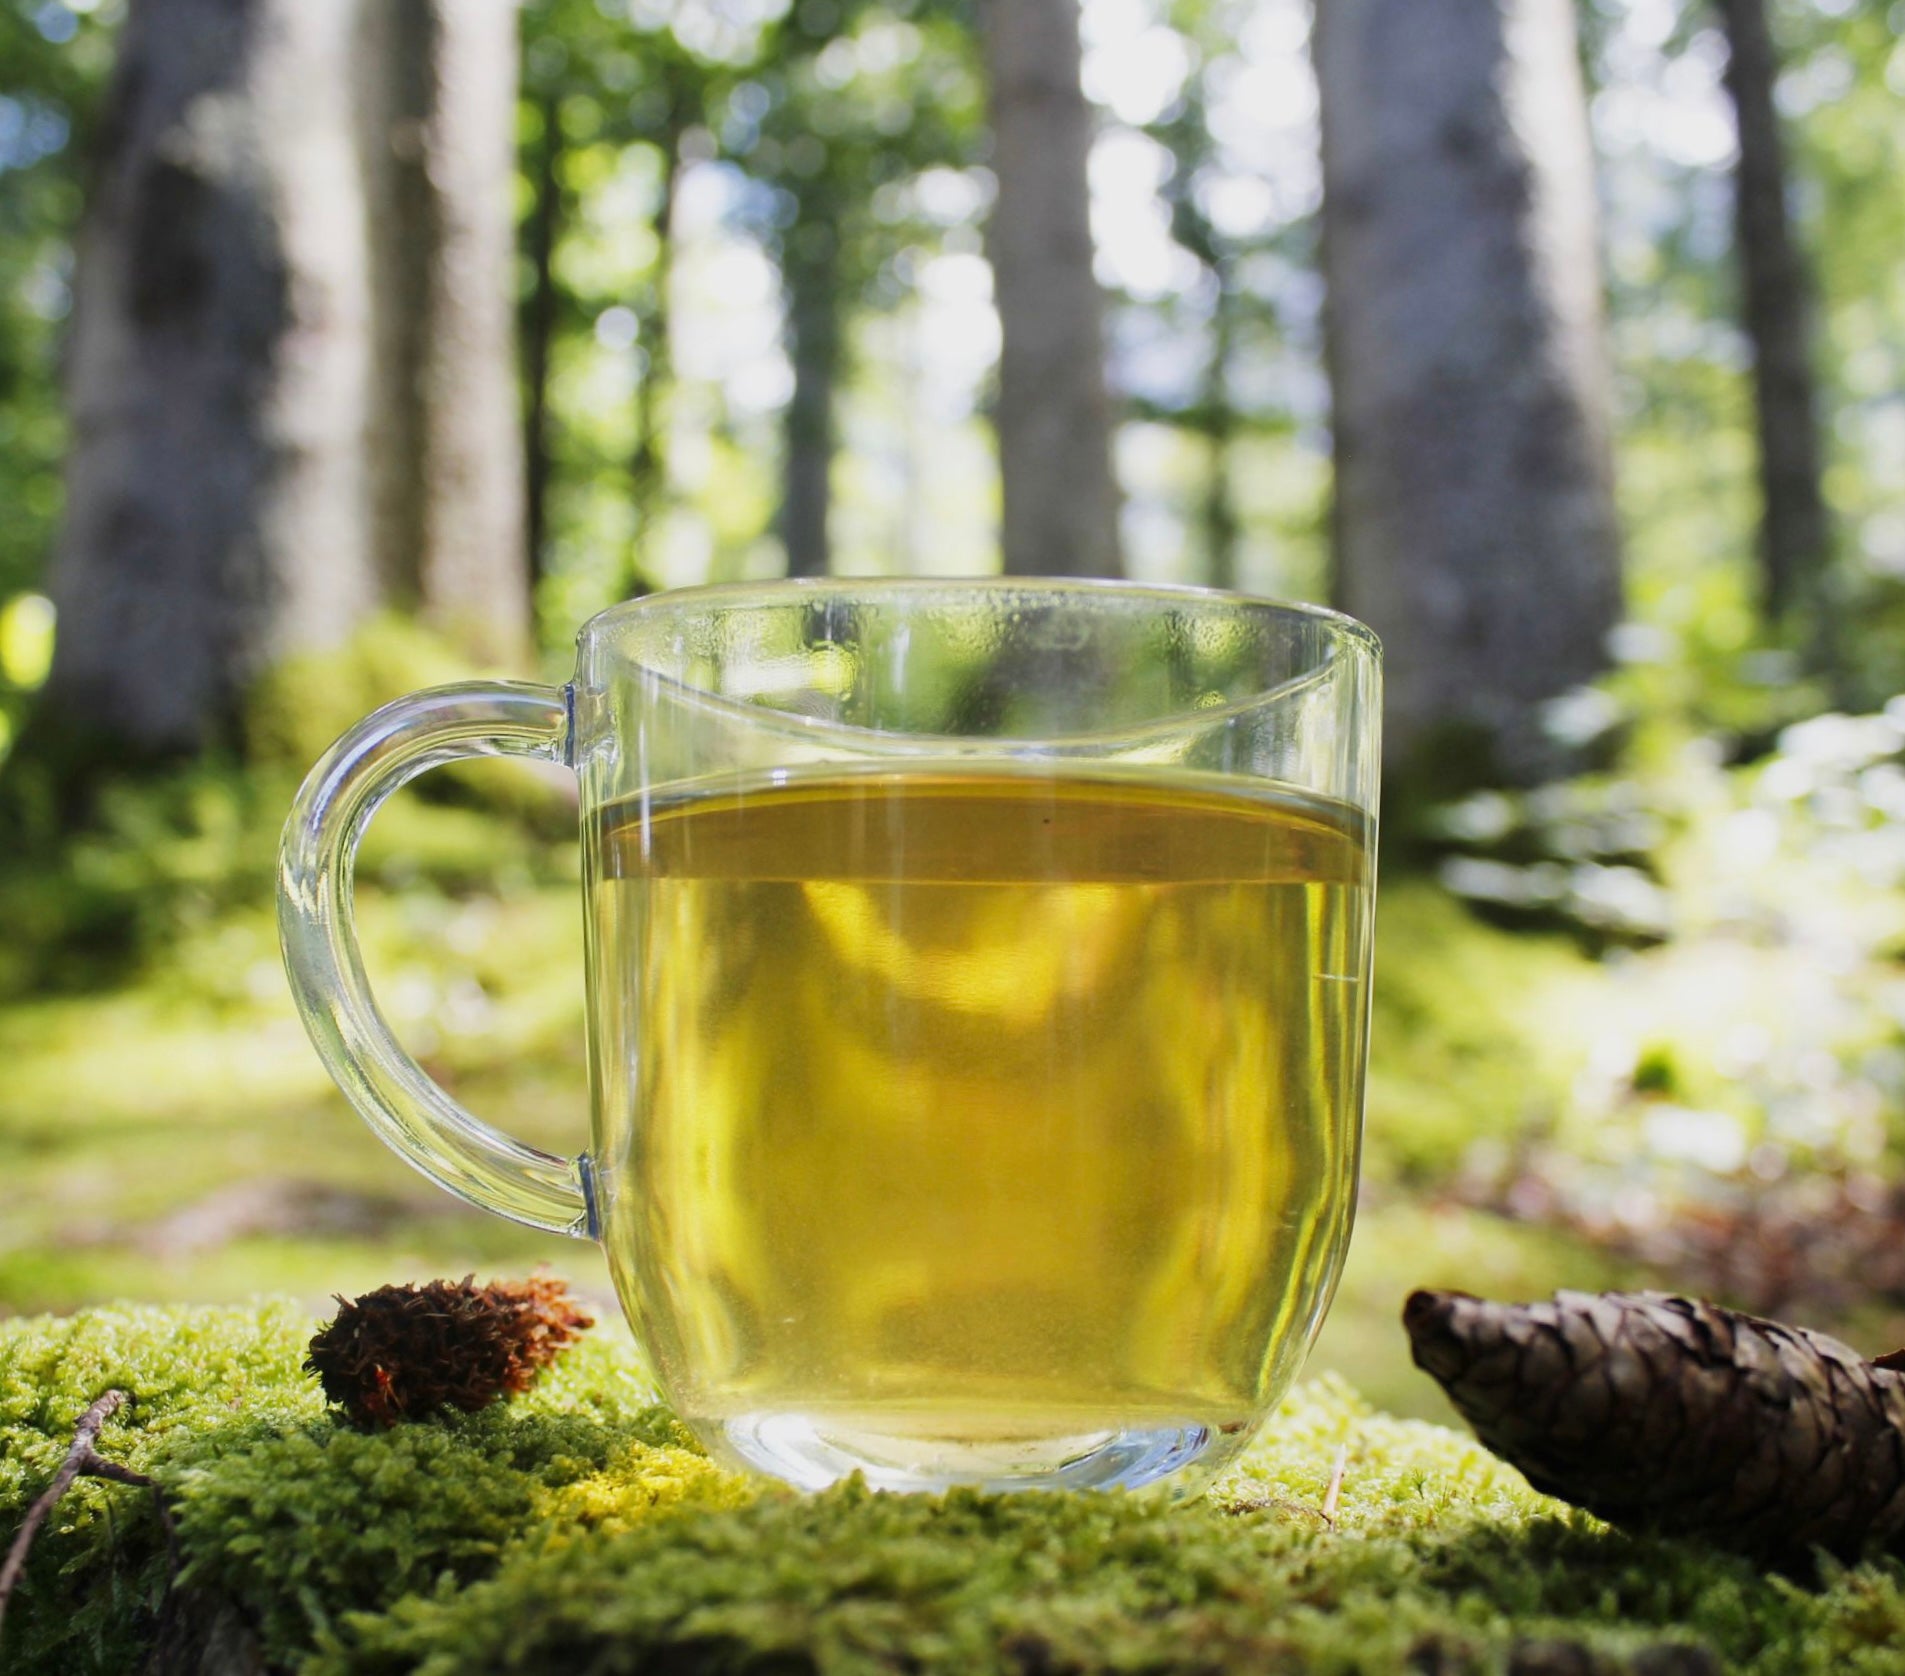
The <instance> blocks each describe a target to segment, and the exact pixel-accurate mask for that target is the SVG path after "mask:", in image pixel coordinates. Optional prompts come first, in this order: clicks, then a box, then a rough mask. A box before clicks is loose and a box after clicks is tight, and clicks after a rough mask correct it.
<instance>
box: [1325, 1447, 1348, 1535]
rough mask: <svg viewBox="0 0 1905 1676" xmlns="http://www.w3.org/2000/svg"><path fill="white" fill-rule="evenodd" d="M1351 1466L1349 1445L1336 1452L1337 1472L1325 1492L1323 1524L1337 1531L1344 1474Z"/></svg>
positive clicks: (1332, 1474)
mask: <svg viewBox="0 0 1905 1676" xmlns="http://www.w3.org/2000/svg"><path fill="white" fill-rule="evenodd" d="M1348 1465H1349V1445H1348V1444H1347V1443H1345V1444H1343V1445H1342V1446H1341V1447H1340V1448H1339V1449H1338V1450H1337V1451H1336V1470H1335V1471H1334V1472H1332V1473H1331V1474H1330V1487H1329V1488H1328V1489H1327V1490H1325V1491H1324V1492H1323V1522H1324V1523H1325V1524H1326V1525H1328V1526H1329V1528H1330V1529H1331V1530H1335V1529H1336V1504H1337V1502H1339V1501H1340V1500H1341V1499H1342V1496H1343V1472H1344V1469H1345V1468H1347V1467H1348Z"/></svg>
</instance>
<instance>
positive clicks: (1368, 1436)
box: [0, 1305, 1905, 1676]
mask: <svg viewBox="0 0 1905 1676" xmlns="http://www.w3.org/2000/svg"><path fill="white" fill-rule="evenodd" d="M312 1325H313V1321H312V1318H311V1317H309V1316H307V1315H306V1314H304V1313H303V1312H302V1311H300V1310H298V1309H296V1308H293V1307H290V1306H283V1305H274V1306H266V1307H264V1308H262V1309H259V1310H209V1309H197V1310H120V1311H110V1310H108V1311H94V1312H90V1313H88V1314H86V1315H82V1316H79V1317H76V1318H73V1319H70V1320H37V1321H16V1322H12V1323H6V1324H0V1530H6V1529H10V1528H11V1527H12V1526H13V1524H15V1523H16V1522H17V1520H18V1517H19V1515H20V1514H21V1512H22V1511H23V1510H24V1508H25V1506H26V1504H27V1503H28V1501H29V1500H30V1499H31V1498H32V1496H33V1495H34V1494H35V1493H37V1491H38V1489H39V1488H40V1486H41V1485H43V1484H44V1483H45V1481H46V1479H47V1478H48V1477H49V1476H50V1475H51V1473H52V1472H53V1470H54V1468H55V1467H56V1465H57V1464H58V1461H59V1460H60V1458H61V1456H62V1455H63V1454H64V1451H65V1447H66V1442H67V1440H68V1438H69V1437H70V1435H71V1428H72V1423H73V1419H74V1417H75V1416H76V1415H77V1414H78V1413H79V1411H80V1410H81V1409H82V1408H83V1407H84V1406H85V1405H86V1404H87V1403H88V1402H89V1401H91V1400H92V1398H93V1397H95V1396H96V1395H97V1394H98V1393H99V1392H100V1391H102V1390H104V1389H106V1388H108V1387H110V1386H114V1385H118V1386H122V1387H124V1388H125V1389H127V1390H129V1391H131V1392H132V1393H133V1395H134V1397H135V1405H134V1407H133V1409H132V1411H131V1412H130V1414H129V1415H127V1416H126V1418H125V1420H124V1423H123V1424H122V1423H121V1422H120V1421H118V1420H115V1421H114V1422H113V1423H112V1424H110V1425H109V1426H108V1428H107V1432H106V1436H105V1438H104V1440H103V1448H104V1451H105V1452H106V1453H107V1454H109V1455H111V1456H112V1457H113V1458H115V1459H119V1460H122V1461H125V1462H126V1463H127V1464H128V1465H131V1466H134V1467H136V1468H138V1469H140V1470H142V1471H146V1472H149V1473H151V1474H152V1475H154V1476H155V1477H157V1478H158V1479H159V1480H160V1481H161V1482H162V1483H163V1484H164V1485H165V1486H166V1487H167V1491H168V1494H169V1495H170V1496H171V1498H172V1500H173V1503H174V1506H175V1507H176V1510H177V1515H178V1520H179V1527H180V1533H181V1539H182V1544H183V1548H184V1552H185V1556H186V1580H187V1581H188V1582H190V1583H194V1584H197V1585H199V1586H201V1587H204V1588H207V1589H210V1590H213V1591H216V1592H217V1593H219V1594H222V1595H223V1596H225V1597H227V1598H229V1599H230V1600H231V1601H233V1602H234V1603H235V1604H236V1605H237V1607H238V1608H239V1609H240V1610H241V1611H242V1612H243V1613H244V1614H245V1615H246V1617H247V1618H248V1619H249V1620H250V1621H251V1622H252V1623H254V1624H255V1625H256V1626H257V1627H258V1629H259V1631H260V1634H261V1638H262V1641H263V1644H264V1648H265V1651H266V1655H267V1657H268V1658H269V1659H270V1660H271V1661H272V1662H273V1663H274V1665H275V1666H277V1667H280V1668H283V1669H286V1670H296V1671H299V1672H301V1673H303V1676H346V1673H351V1676H356V1673H360V1672H362V1673H365V1676H398V1673H406V1676H409V1673H414V1676H464V1673H469V1676H475V1673H477V1672H485V1673H488V1672H517V1673H524V1676H527V1673H537V1676H541V1673H545V1672H546V1673H549V1676H555V1673H556V1672H563V1673H567V1672H572V1671H588V1672H593V1673H601V1676H607V1673H611V1672H618V1671H630V1672H633V1671H638V1670H639V1671H649V1670H657V1669H666V1670H669V1671H676V1672H680V1671H770V1670H772V1671H815V1672H841V1673H850V1672H862V1671H865V1672H874V1671H880V1672H886V1671H897V1670H908V1671H920V1672H937V1671H944V1672H960V1673H965V1672H992V1671H997V1672H1008V1671H1009V1672H1035V1671H1036V1672H1048V1673H1057V1672H1080V1673H1083V1672H1088V1671H1089V1672H1097V1671H1105V1672H1112V1671H1116V1672H1138V1671H1144V1672H1152V1673H1165V1672H1186V1673H1188V1672H1193V1671H1200V1672H1216V1671H1229V1670H1243V1669H1252V1670H1282V1671H1301V1672H1330V1673H1344V1676H1347V1673H1351V1672H1368V1673H1371V1676H1374V1673H1377V1672H1388V1671H1397V1670H1405V1669H1433V1670H1437V1671H1447V1672H1457V1671H1460V1672H1474V1673H1476V1676H1494V1673H1499V1672H1503V1671H1506V1670H1507V1669H1508V1668H1509V1665H1510V1660H1511V1657H1512V1655H1513V1653H1514V1651H1515V1649H1517V1648H1519V1647H1525V1646H1526V1645H1527V1644H1529V1643H1533V1642H1538V1641H1560V1642H1565V1643H1569V1644H1571V1645H1574V1646H1578V1647H1580V1648H1583V1649H1588V1650H1591V1652H1592V1654H1593V1656H1594V1657H1596V1658H1598V1659H1599V1660H1600V1661H1601V1662H1600V1663H1599V1664H1598V1665H1594V1666H1593V1668H1595V1669H1597V1670H1600V1671H1606V1672H1610V1673H1611V1672H1614V1671H1619V1670H1625V1669H1627V1668H1629V1664H1628V1660H1629V1659H1630V1658H1631V1657H1632V1656H1633V1655H1634V1654H1635V1653H1636V1652H1637V1651H1638V1650H1639V1649H1642V1648H1647V1647H1655V1646H1658V1645H1661V1644H1663V1643H1689V1644H1695V1645H1699V1646H1702V1647H1705V1648H1707V1649H1708V1650H1710V1651H1711V1652H1712V1653H1714V1654H1716V1655H1717V1656H1718V1657H1719V1658H1720V1659H1721V1661H1722V1664H1723V1666H1724V1667H1725V1668H1727V1669H1731V1670H1739V1671H1746V1672H1751V1673H1754V1676H1808V1673H1812V1672H1818V1673H1820V1676H1824V1673H1826V1672H1834V1673H1838V1672H1848V1673H1851V1676H1881V1673H1889V1672H1897V1671H1898V1670H1899V1669H1900V1668H1901V1665H1902V1664H1905V1660H1901V1657H1900V1654H1899V1653H1898V1651H1897V1646H1898V1644H1899V1642H1900V1639H1901V1638H1902V1637H1905V1567H1901V1566H1900V1565H1899V1564H1898V1563H1897V1562H1875V1563H1872V1564H1868V1565H1864V1566H1860V1567H1857V1568H1853V1569H1837V1568H1835V1569H1832V1570H1830V1571H1829V1572H1828V1573H1827V1574H1826V1576H1825V1577H1824V1579H1823V1581H1822V1582H1821V1583H1820V1584H1819V1585H1818V1586H1816V1587H1810V1588H1808V1587H1801V1586H1799V1585H1797V1584H1795V1583H1791V1582H1787V1581H1782V1580H1779V1579H1771V1578H1765V1577H1762V1576H1760V1575H1759V1574H1757V1573H1756V1572H1754V1571H1753V1570H1752V1569H1751V1568H1750V1567H1748V1566H1747V1565H1745V1564H1744V1562H1741V1561H1739V1560H1735V1559H1732V1558H1729V1557H1726V1556H1723V1555H1717V1554H1714V1553H1710V1552H1707V1551H1704V1550H1702V1549H1700V1548H1698V1547H1695V1546H1691V1545H1687V1544H1681V1543H1672V1542H1667V1541H1664V1540H1655V1541H1641V1540H1635V1539H1631V1538H1628V1537H1624V1536H1621V1535H1619V1534H1617V1533H1614V1532H1611V1531H1609V1530H1607V1529H1606V1528H1605V1527H1603V1526H1601V1525H1599V1524H1598V1523H1597V1522H1596V1521H1594V1520H1592V1519H1590V1518H1588V1517H1586V1516H1585V1515H1581V1514H1576V1513H1572V1512H1570V1511H1568V1510H1566V1509H1564V1508H1562V1507H1560V1506H1559V1505H1558V1504H1556V1503H1554V1502H1551V1501H1548V1500H1546V1499H1545V1498H1543V1497H1541V1496H1538V1495H1536V1494H1535V1493H1534V1492H1533V1491H1531V1490H1530V1489H1529V1488H1528V1487H1527V1485H1526V1484H1525V1483H1524V1482H1523V1481H1522V1480H1521V1479H1520V1477H1519V1476H1518V1475H1517V1474H1515V1473H1514V1472H1512V1471H1511V1470H1510V1469H1508V1468H1507V1467H1505V1466H1503V1465H1501V1464H1500V1463H1499V1462H1497V1461H1495V1460H1494V1458H1493V1457H1491V1456H1490V1455H1488V1454H1487V1453H1486V1452H1485V1451H1483V1450H1481V1449H1480V1448H1479V1447H1478V1446H1476V1445H1475V1444H1473V1443H1472V1442H1470V1441H1469V1440H1468V1439H1466V1438H1464V1437H1462V1436H1459V1435H1458V1434H1456V1433H1454V1432H1451V1431H1447V1430H1444V1429H1441V1428H1438V1427H1434V1426H1429V1425H1424V1424H1421V1423H1419V1422H1411V1421H1401V1420H1395V1419H1392V1418H1389V1417H1387V1416H1385V1415H1382V1414H1379V1413H1376V1412H1374V1411H1373V1410H1371V1409H1370V1408H1369V1407H1368V1405H1367V1404H1365V1403H1364V1402H1362V1401H1361V1400H1360V1399H1359V1398H1357V1397H1356V1396H1355V1395H1354V1394H1353V1393H1352V1392H1351V1391H1350V1390H1349V1388H1348V1387H1347V1386H1345V1385H1343V1384H1341V1383H1340V1382H1337V1381H1328V1380H1326V1381H1322V1382H1319V1383H1317V1384H1313V1385H1311V1386H1309V1387H1307V1388H1305V1389H1304V1390H1303V1391H1301V1392H1299V1393H1298V1394H1297V1395H1296V1396H1295V1397H1294V1398H1292V1399H1291V1401H1290V1402H1288V1403H1286V1404H1285V1405H1284V1407H1283V1409H1282V1410H1281V1411H1280V1412H1279V1413H1278V1415H1277V1416H1276V1417H1275V1418H1274V1419H1273V1421H1272V1422H1271V1424H1270V1426H1269V1427H1268V1428H1266V1431H1265V1433H1264V1435H1263V1436H1262V1437H1261V1438H1260V1439H1259V1440H1258V1441H1257V1442H1256V1443H1255V1444H1254V1445H1253V1447H1252V1448H1251V1449H1250V1451H1249V1452H1248V1453H1247V1454H1246V1455H1245V1456H1244V1457H1243V1459H1242V1460H1241V1461H1240V1462H1239V1463H1238V1464H1237V1466H1235V1467H1234V1468H1233V1469H1232V1470H1231V1471H1230V1472H1228V1473H1227V1474H1226V1475H1225V1476H1224V1478H1223V1479H1222V1480H1220V1481H1219V1483H1218V1484H1217V1486H1216V1487H1215V1488H1214V1489H1213V1491H1212V1492H1211V1494H1210V1495H1209V1496H1208V1497H1203V1498H1198V1499H1196V1500H1193V1501H1191V1502H1188V1503H1172V1502H1170V1501H1168V1500H1165V1499H1162V1498H1144V1497H1139V1496H1123V1495H1089V1496H1070V1497H1065V1496H1023V1497H1007V1498H1000V1497H989V1496H981V1495H974V1494H967V1493H955V1494H952V1495H949V1496H945V1497H940V1498H912V1497H895V1496H886V1495H876V1494H873V1493H870V1492H869V1491H867V1490H866V1489H865V1488H863V1487H862V1486H860V1485H858V1484H849V1485H844V1486H841V1487H838V1488H836V1489H834V1490H832V1491H829V1492H828V1493H826V1494H824V1495H820V1496H812V1497H800V1496H796V1495H793V1494H792V1493H791V1492H787V1491H783V1490H779V1489H776V1488H771V1487H769V1488H765V1489H764V1488H761V1487H758V1486H755V1485H752V1484H750V1483H747V1482H744V1481H742V1480H740V1479H737V1478H735V1477H734V1476H732V1475H731V1474H728V1473H726V1472H723V1471H721V1470H719V1469H718V1468H716V1467H714V1466H713V1465H711V1464H710V1463H709V1462H708V1461H707V1460H706V1459H705V1458H704V1457H703V1456H701V1455H700V1453H699V1452H698V1451H697V1450H695V1449H694V1447H693V1446H692V1443H691V1442H690V1440H689V1439H688V1437H687V1435H686V1434H685V1433H684V1432H683V1431H682V1429H681V1428H680V1426H679V1425H678V1424H677V1423H676V1422H675V1421H674V1420H673V1419H672V1417H671V1416H669V1415H668V1413H667V1412H666V1411H665V1410H662V1409H659V1408H656V1407H654V1406H652V1405H650V1404H649V1403H648V1402H647V1400H646V1387H645V1385H644V1383H643V1380H642V1376H641V1372H640V1369H639V1366H638V1364H637V1362H636V1360H635V1358H634V1355H633V1352H632V1350H631V1349H630V1347H629V1345H628V1343H627V1341H626V1339H625V1338H622V1337H620V1336H619V1335H617V1334H613V1333H602V1334H599V1335H597V1336H596V1337H595V1338H594V1339H593V1340H592V1341H591V1342H589V1343H588V1344H586V1345H584V1346H582V1347H581V1348H579V1349H578V1350H576V1351H574V1352H571V1353H570V1354H569V1355H567V1356H566V1357H565V1358H564V1359H563V1361H562V1362H561V1363H560V1364H559V1365H558V1366H557V1368H556V1369H555V1370H553V1372H552V1373H551V1374H550V1375H549V1376H548V1377H547V1378H546V1379H545V1380H544V1382H543V1383H542V1384H541V1385H540V1386H539V1387H538V1388H537V1390H536V1391H535V1392H533V1393H532V1394H531V1395H530V1396H528V1397H527V1398H524V1399H521V1400H519V1401H517V1402H515V1403H511V1404H508V1405H505V1406H500V1407H496V1408H492V1409H490V1410H488V1411H486V1412H485V1413H483V1414H479V1415H473V1416H451V1417H446V1419H445V1420H444V1421H442V1422H441V1423H435V1422H433V1423H430V1424H425V1425H412V1426H405V1427H400V1428H398V1429H397V1430H396V1431H393V1432H391V1433H388V1434H383V1435H378V1436H363V1435H360V1434H358V1433H355V1432H351V1431H348V1430H346V1429H344V1428H342V1427H340V1426H338V1425H337V1424H336V1423H335V1422H334V1421H333V1420H332V1419H331V1418H330V1417H329V1416H328V1415H327V1414H326V1413H325V1412H324V1410H323V1408H322V1405H321V1404H320V1402H319V1400H318V1396H317V1392H316V1388H315V1385H314V1384H313V1383H312V1382H311V1381H310V1380H308V1379H306V1378H305V1377H304V1376H303V1375H302V1373H301V1372H300V1371H299V1369H298V1362H299V1359H300V1357H301V1355H302V1351H303V1345H304V1341H305V1338H306V1336H307V1335H308V1333H309V1331H310V1330H311V1327H312ZM1339 1449H1345V1450H1346V1451H1347V1454H1346V1460H1347V1468H1346V1473H1345V1477H1344V1481H1343V1493H1342V1499H1341V1503H1340V1506H1339V1508H1338V1510H1337V1516H1336V1519H1335V1522H1334V1524H1333V1525H1331V1524H1330V1523H1329V1522H1327V1521H1325V1520H1324V1519H1323V1518H1322V1517H1321V1515H1320V1512H1319V1511H1318V1507H1319V1504H1320V1503H1321V1501H1322V1498H1323V1496H1324V1493H1325V1486H1326V1484H1327V1482H1328V1479H1329V1476H1330V1471H1331V1468H1332V1466H1333V1463H1334V1461H1335V1459H1336V1456H1337V1452H1338V1450H1339ZM164 1583H165V1561H164V1557H163V1554H162V1551H161V1545H160V1542H159V1537H158V1532H157V1526H156V1521H155V1520H154V1517H153V1514H152V1511H151V1504H150V1498H149V1497H147V1496H145V1495H144V1494H143V1493H142V1492H140V1491H138V1490H136V1489H129V1488H125V1487H121V1486H117V1485H110V1484H102V1483H98V1482H84V1483H82V1484H80V1485H79V1486H78V1487H77V1488H76V1489H75V1491H74V1492H73V1493H72V1494H71V1495H70V1496H69V1497H68V1498H67V1500H66V1501H65V1502H64V1503H62V1505H61V1507H60V1509H59V1511H58V1512H57V1513H56V1514H55V1516H54V1518H53V1519H52V1520H51V1521H50V1523H49V1526H48V1528H47V1530H46V1531H45V1533H44V1534H43V1537H42V1541H41V1543H40V1545H39V1547H38V1549H37V1550H36V1552H35V1556H34V1560H33V1564H32V1566H31V1569H30V1571H29V1573H28V1578H27V1586H26V1588H25V1590H24V1592H23V1593H22V1595H21V1596H20V1597H19V1598H18V1599H17V1601H16V1604H15V1611H14V1614H13V1617H12V1619H11V1621H10V1622H9V1624H8V1626H7V1642H8V1645H7V1647H6V1649H5V1657H6V1660H7V1662H6V1668H7V1669H8V1670H9V1671H15V1670H19V1671H23V1672H49V1673H50V1672H59V1673H60V1676H67V1673H82V1672H95V1671H96V1672H109V1671H110V1672H121V1671H124V1670H127V1669H131V1668H133V1667H134V1666H135V1665H136V1663H137V1660H138V1657H139V1653H140V1649H141V1647H142V1645H143V1644H144V1642H145V1640H146V1638H147V1637H149V1635H150V1633H151V1628H152V1624H153V1621H154V1609H155V1607H156V1604H157V1602H158V1600H159V1598H160V1596H161V1594H162V1591H163V1588H164ZM1577 1667H1578V1668H1583V1669H1585V1668H1589V1666H1588V1665H1587V1664H1585V1663H1582V1664H1578V1665H1577V1666H1571V1667H1570V1668H1577Z"/></svg>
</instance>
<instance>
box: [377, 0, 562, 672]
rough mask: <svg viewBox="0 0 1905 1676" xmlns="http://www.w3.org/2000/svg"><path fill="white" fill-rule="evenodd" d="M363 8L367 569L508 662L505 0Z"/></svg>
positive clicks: (511, 492)
mask: <svg viewBox="0 0 1905 1676" xmlns="http://www.w3.org/2000/svg"><path fill="white" fill-rule="evenodd" d="M364 20H365V27H364V32H363V52H364V70H363V74H362V85H363V88H364V127H365V138H366V154H367V161H368V175H369V179H370V181H371V192H370V200H371V218H372V226H373V228H374V230H375V236H374V238H373V241H372V251H373V275H374V288H373V293H372V294H373V297H374V299H375V301H376V326H375V332H376V345H377V375H378V380H379V387H378V389H377V392H376V400H375V403H374V407H373V418H372V426H371V431H372V435H371V462H372V471H373V474H374V506H375V520H374V524H373V534H374V538H375V542H376V550H377V561H378V568H379V570H380V572H381V573H382V575H383V576H384V577H385V579H386V581H387V584H388V585H389V587H390V589H391V591H392V593H393V595H394V596H395V597H396V598H398V599H400V600H404V601H407V602H408V601H414V602H415V603H416V604H417V605H418V607H419V608H420V609H421V611H422V614H423V617H424V619H425V621H427V622H428V623H430V624H431V625H432V626H433V627H435V628H437V629H440V630H441V631H443V632H444V633H446V634H448V635H449V636H450V637H451V638H452V639H454V640H456V641H457V642H459V643H460V644H461V645H462V646H463V647H464V648H465V649H466V650H468V651H470V652H471V653H473V654H475V655H477V656H479V657H484V658H489V659H494V660H498V661H505V662H507V661H511V660H514V659H517V658H520V657H521V655H522V654H523V652H524V651H525V649H526V647H527V644H528V637H529V594H528V566H527V557H526V554H527V542H526V537H525V528H524V489H523V452H522V446H523V443H522V431H521V427H520V425H519V423H518V421H517V397H516V388H515V361H514V347H515V338H514V320H513V318H512V303H511V298H512V296H513V293H514V284H513V271H514V263H515V244H514V239H515V231H514V224H513V215H512V204H511V198H512V192H513V183H514V168H515V133H516V123H515V98H516V78H517V39H516V8H515V6H514V5H512V4H511V3H510V0H376V3H374V4H370V5H368V6H367V7H366V8H365V11H364Z"/></svg>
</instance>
